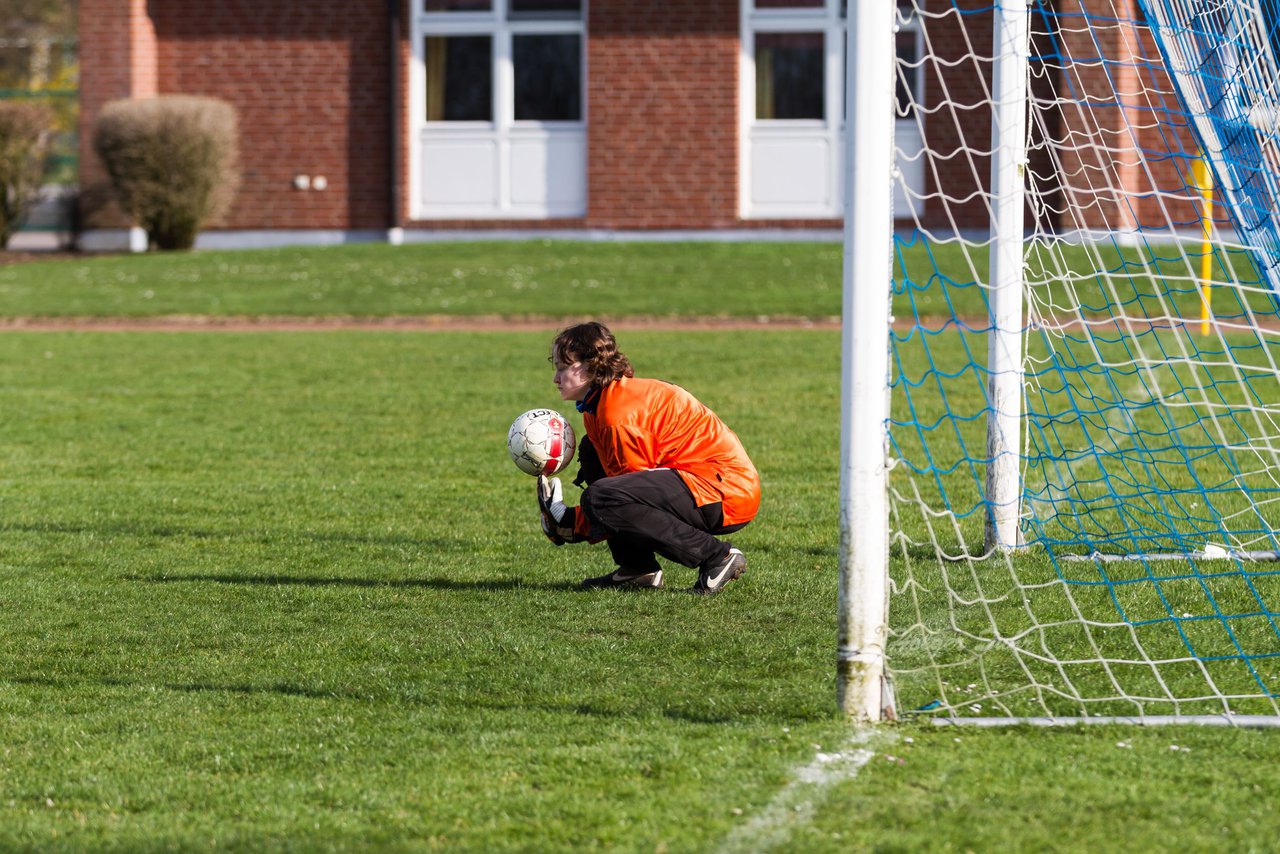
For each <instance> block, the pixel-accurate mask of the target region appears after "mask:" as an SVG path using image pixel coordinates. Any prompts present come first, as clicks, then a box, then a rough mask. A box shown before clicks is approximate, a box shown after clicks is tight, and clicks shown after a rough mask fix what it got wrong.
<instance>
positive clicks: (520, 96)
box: [409, 0, 586, 219]
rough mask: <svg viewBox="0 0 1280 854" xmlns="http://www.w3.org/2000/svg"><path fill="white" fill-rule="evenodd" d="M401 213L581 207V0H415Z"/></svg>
mask: <svg viewBox="0 0 1280 854" xmlns="http://www.w3.org/2000/svg"><path fill="white" fill-rule="evenodd" d="M414 3H415V5H414V15H413V43H414V44H415V45H416V50H415V54H414V64H413V67H412V72H411V75H410V86H411V91H410V95H411V98H412V101H411V109H412V113H411V124H412V127H413V132H414V134H415V142H414V146H413V149H412V151H411V154H410V158H409V171H410V180H411V182H412V190H411V195H410V212H411V215H412V216H413V217H414V218H417V219H475V218H485V217H489V218H498V217H500V218H520V217H527V218H541V217H552V216H555V217H567V216H581V215H582V214H583V213H585V212H586V125H585V119H586V103H585V98H584V84H585V80H584V77H583V70H584V56H585V48H586V46H585V39H586V27H585V24H584V20H585V16H586V8H585V7H586V3H585V0H414Z"/></svg>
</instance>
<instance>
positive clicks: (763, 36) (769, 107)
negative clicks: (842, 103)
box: [756, 33, 825, 119]
mask: <svg viewBox="0 0 1280 854" xmlns="http://www.w3.org/2000/svg"><path fill="white" fill-rule="evenodd" d="M824 77H825V75H824V74H823V70H822V33H756V118H757V119H820V118H822V117H823V113H822V105H823V99H824V97H825V80H824Z"/></svg>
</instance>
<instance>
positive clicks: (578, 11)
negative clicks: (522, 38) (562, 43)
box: [507, 0, 582, 21]
mask: <svg viewBox="0 0 1280 854" xmlns="http://www.w3.org/2000/svg"><path fill="white" fill-rule="evenodd" d="M507 17H509V18H519V19H521V20H527V19H530V18H542V19H546V18H556V19H561V20H563V19H565V18H569V19H571V20H575V21H576V20H577V19H579V18H581V17H582V0H511V5H510V7H509V10H508V12H507Z"/></svg>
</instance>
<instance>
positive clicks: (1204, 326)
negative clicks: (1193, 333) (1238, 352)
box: [1191, 151, 1213, 335]
mask: <svg viewBox="0 0 1280 854" xmlns="http://www.w3.org/2000/svg"><path fill="white" fill-rule="evenodd" d="M1191 182H1192V186H1193V187H1194V188H1195V189H1196V190H1197V191H1198V192H1199V194H1200V334H1201V335H1208V334H1209V321H1210V319H1211V318H1212V317H1213V311H1212V309H1211V307H1210V306H1211V305H1212V302H1213V280H1212V278H1211V277H1212V275H1213V247H1212V244H1211V243H1210V240H1211V238H1212V237H1213V170H1211V169H1210V168H1209V157H1208V155H1206V154H1205V153H1204V152H1203V151H1202V152H1200V156H1199V157H1197V158H1196V159H1195V160H1194V161H1192V164H1191Z"/></svg>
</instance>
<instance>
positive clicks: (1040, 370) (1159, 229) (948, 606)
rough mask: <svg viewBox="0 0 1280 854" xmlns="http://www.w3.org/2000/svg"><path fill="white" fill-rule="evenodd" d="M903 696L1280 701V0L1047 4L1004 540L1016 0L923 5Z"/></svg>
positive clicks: (932, 708)
mask: <svg viewBox="0 0 1280 854" xmlns="http://www.w3.org/2000/svg"><path fill="white" fill-rule="evenodd" d="M898 8H899V12H898V14H899V28H900V31H908V32H913V33H916V34H917V35H916V39H917V45H918V49H917V50H915V51H905V52H904V51H902V50H901V49H900V50H899V57H898V61H897V73H898V78H899V87H898V92H899V95H898V98H899V100H898V125H897V127H898V136H899V137H904V136H905V137H906V138H908V139H912V140H914V139H915V138H916V137H918V138H919V139H920V140H921V141H922V142H923V144H922V145H920V146H919V147H918V153H917V146H915V144H914V142H912V143H911V144H909V145H906V146H903V147H900V149H899V152H898V159H899V164H900V166H901V165H902V164H903V163H904V161H906V160H914V159H916V158H919V159H920V161H921V163H922V165H923V167H924V168H923V169H922V170H910V169H902V170H901V172H902V174H903V175H904V176H905V175H909V174H923V176H924V178H923V179H922V180H914V181H909V180H907V179H906V178H900V179H899V184H900V186H899V190H900V192H901V193H902V194H905V196H906V197H907V198H908V199H910V202H911V203H910V204H909V205H908V206H907V207H908V211H907V212H906V214H907V216H906V218H903V212H902V211H901V209H900V210H899V219H898V220H897V225H898V229H897V234H896V237H895V247H894V251H895V273H894V284H893V300H894V315H895V317H896V318H897V319H896V320H895V322H894V325H893V331H892V354H891V355H892V371H893V378H892V415H891V423H890V429H889V436H890V438H889V455H890V460H891V464H892V466H893V468H892V470H891V472H890V480H889V483H890V493H891V494H890V498H891V531H892V537H893V549H892V557H891V577H892V600H891V608H890V615H891V616H890V620H891V624H892V625H891V629H892V630H891V638H890V642H889V644H888V647H887V650H888V658H889V666H890V670H891V672H892V674H893V676H894V679H895V682H896V685H897V693H898V704H899V710H900V712H906V713H920V714H941V715H954V716H970V715H981V716H991V715H996V716H1045V715H1048V716H1081V715H1083V716H1091V715H1105V716H1126V717H1129V716H1138V717H1143V716H1154V715H1159V716H1165V715H1176V716H1182V715H1205V714H1211V715H1223V714H1227V715H1241V714H1263V715H1276V714H1280V703H1278V702H1277V697H1278V694H1277V691H1278V689H1280V613H1278V612H1277V609H1278V607H1280V563H1275V562H1273V561H1272V560H1270V559H1271V558H1274V557H1276V556H1277V555H1276V553H1280V539H1278V538H1277V531H1276V526H1277V524H1280V465H1278V463H1280V383H1278V382H1277V377H1278V376H1280V374H1278V373H1277V337H1278V336H1280V318H1278V317H1277V295H1278V294H1280V234H1278V232H1277V228H1278V224H1277V222H1276V215H1277V211H1280V204H1278V202H1277V200H1278V199H1280V184H1278V183H1277V181H1278V180H1280V149H1278V148H1277V134H1280V120H1278V117H1280V95H1278V94H1277V83H1278V81H1280V66H1278V65H1277V61H1276V56H1277V54H1276V51H1275V49H1274V48H1275V45H1276V44H1277V43H1280V35H1278V31H1277V25H1278V24H1280V14H1277V9H1276V8H1275V7H1274V6H1273V5H1272V2H1271V0H1141V2H1139V0H1058V1H1057V2H1031V3H1030V9H1029V13H1030V23H1031V26H1030V30H1031V33H1030V46H1031V59H1030V63H1029V64H1028V65H1027V66H1026V67H1025V69H1024V73H1025V74H1026V75H1027V83H1028V90H1029V102H1028V104H1029V107H1028V121H1027V125H1026V128H1025V134H1024V135H1023V136H1022V138H1021V139H1020V140H1019V142H1020V143H1021V144H1023V145H1025V147H1026V153H1027V157H1026V163H1025V172H1024V174H1025V187H1026V194H1027V195H1026V214H1027V215H1026V223H1027V235H1026V238H1025V240H1024V241H1023V250H1022V257H1023V266H1022V280H1023V285H1022V297H1023V301H1024V307H1025V313H1024V324H1023V335H1022V348H1023V354H1022V368H1021V371H1022V374H1021V382H1022V388H1023V394H1024V405H1023V413H1022V415H1023V417H1022V419H1021V425H1022V426H1021V434H1022V435H1021V461H1020V468H1021V477H1022V480H1021V484H1020V495H1021V504H1020V513H1021V516H1020V525H1019V528H1020V536H1021V538H1022V540H1023V542H1024V543H1025V548H1022V549H1016V550H1002V549H990V548H988V546H987V544H986V542H985V537H984V525H985V522H986V519H987V515H988V512H989V510H990V504H989V499H988V487H987V485H986V482H985V478H986V472H987V468H988V464H989V463H990V462H991V452H989V451H988V447H989V441H988V437H987V424H988V416H989V414H990V413H991V410H992V403H991V399H992V398H991V391H990V384H991V382H992V379H993V377H992V371H991V369H990V368H989V362H988V337H989V335H990V333H991V332H992V322H991V320H990V319H989V318H990V317H991V291H990V288H989V285H988V280H989V272H988V271H989V253H990V252H991V250H992V245H993V244H992V240H993V238H992V237H991V234H992V229H991V222H992V220H993V211H994V210H995V207H996V200H994V199H993V198H992V196H991V191H990V187H991V186H992V180H991V175H990V168H991V167H990V164H991V162H992V159H993V153H994V146H995V145H997V144H1007V141H1006V142H1005V143H1000V142H999V141H998V140H997V141H993V134H992V116H993V96H992V79H993V70H994V67H995V63H996V61H997V57H995V56H993V48H992V44H993V27H994V21H995V19H996V17H997V14H998V12H999V10H998V9H997V8H996V7H993V6H991V5H989V4H978V3H971V2H962V0H953V2H937V0H915V2H914V3H912V2H900V3H899V7H898Z"/></svg>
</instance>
